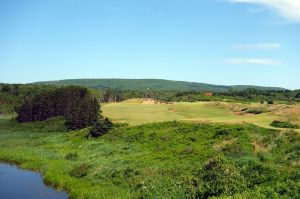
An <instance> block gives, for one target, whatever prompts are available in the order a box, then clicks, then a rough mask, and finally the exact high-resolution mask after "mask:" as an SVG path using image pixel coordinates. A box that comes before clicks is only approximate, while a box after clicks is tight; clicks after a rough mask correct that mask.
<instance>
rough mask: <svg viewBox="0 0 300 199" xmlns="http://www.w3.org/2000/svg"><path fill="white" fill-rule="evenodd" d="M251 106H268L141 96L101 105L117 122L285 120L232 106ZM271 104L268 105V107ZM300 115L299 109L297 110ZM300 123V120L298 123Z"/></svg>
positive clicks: (266, 123)
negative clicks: (142, 98) (148, 101)
mask: <svg viewBox="0 0 300 199" xmlns="http://www.w3.org/2000/svg"><path fill="white" fill-rule="evenodd" d="M247 106H249V107H251V106H267V105H257V104H254V105H253V104H248V105H247V104H246V105H245V104H239V103H225V102H222V103H218V102H195V103H188V102H181V103H173V104H143V103H141V101H139V100H135V101H129V102H121V103H108V104H103V105H102V110H103V114H104V115H105V116H106V117H108V118H110V119H111V120H113V121H115V122H125V123H129V124H132V125H138V124H145V123H148V122H162V121H172V120H178V121H194V122H218V123H251V124H255V125H258V126H261V127H265V128H274V127H272V126H270V124H271V123H272V121H274V120H282V119H284V120H286V119H287V118H286V117H285V116H284V115H282V116H281V115H278V114H274V113H273V112H266V113H261V114H244V115H239V114H237V113H236V112H234V111H233V110H232V108H239V109H240V110H241V109H242V107H247ZM268 108H269V107H268ZM298 116H300V113H298ZM297 122H298V123H300V120H299V121H298V119H297V121H296V123H297Z"/></svg>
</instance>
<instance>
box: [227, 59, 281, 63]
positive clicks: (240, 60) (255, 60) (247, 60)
mask: <svg viewBox="0 0 300 199" xmlns="http://www.w3.org/2000/svg"><path fill="white" fill-rule="evenodd" d="M225 63H226V64H233V65H280V64H281V63H280V61H279V60H276V59H264V58H240V59H226V60H225Z"/></svg>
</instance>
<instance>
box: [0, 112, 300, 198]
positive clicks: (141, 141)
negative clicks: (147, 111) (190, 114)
mask: <svg viewBox="0 0 300 199" xmlns="http://www.w3.org/2000/svg"><path fill="white" fill-rule="evenodd" d="M177 108H178V109H179V108H180V106H178V107H177ZM191 110H193V108H192V107H191ZM211 114H212V115H213V114H215V116H216V117H218V115H219V114H220V112H215V113H213V112H212V113H211ZM179 116H180V115H179ZM179 116H178V117H179ZM51 122H52V124H53V121H50V123H51ZM56 122H57V123H59V122H60V120H59V119H58V120H57V121H56ZM87 132H88V129H84V130H81V131H72V132H56V128H54V129H51V128H50V127H48V121H45V122H43V123H41V122H37V123H33V124H30V125H29V124H16V123H14V122H11V121H10V117H3V116H0V160H4V161H9V162H15V163H17V164H19V165H21V167H24V168H28V169H33V170H37V171H40V172H41V173H42V174H43V176H44V177H45V181H46V182H47V183H49V184H53V185H55V186H56V187H57V188H60V189H65V190H67V191H68V192H69V194H70V197H71V198H92V199H94V198H180V199H181V198H207V197H211V196H215V197H220V198H227V197H229V196H233V198H299V197H300V195H299V189H300V181H299V180H300V164H299V162H300V159H299V157H300V148H299V145H300V135H299V134H298V133H296V132H294V131H287V132H279V131H276V130H270V129H263V128H259V127H256V126H253V125H221V124H193V123H182V122H172V121H171V122H163V123H153V124H145V125H141V126H130V127H121V128H118V129H114V130H112V131H110V132H109V133H107V134H106V135H104V136H103V137H100V138H99V139H86V137H85V136H86V134H87Z"/></svg>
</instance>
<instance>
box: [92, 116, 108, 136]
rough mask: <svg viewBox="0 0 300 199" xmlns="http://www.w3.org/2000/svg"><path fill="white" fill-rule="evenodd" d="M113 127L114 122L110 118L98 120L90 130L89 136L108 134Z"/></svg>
mask: <svg viewBox="0 0 300 199" xmlns="http://www.w3.org/2000/svg"><path fill="white" fill-rule="evenodd" d="M112 128H113V123H112V122H111V121H110V120H109V119H108V118H105V119H101V120H99V121H97V122H96V124H95V125H94V126H92V128H91V130H90V131H89V134H88V137H96V138H97V137H100V136H102V135H104V134H106V133H107V132H108V131H109V130H111V129H112Z"/></svg>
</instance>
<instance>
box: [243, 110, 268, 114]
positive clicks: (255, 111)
mask: <svg viewBox="0 0 300 199" xmlns="http://www.w3.org/2000/svg"><path fill="white" fill-rule="evenodd" d="M264 112H265V111H264V110H261V109H248V110H246V113H252V114H256V115H258V114H261V113H264Z"/></svg>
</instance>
